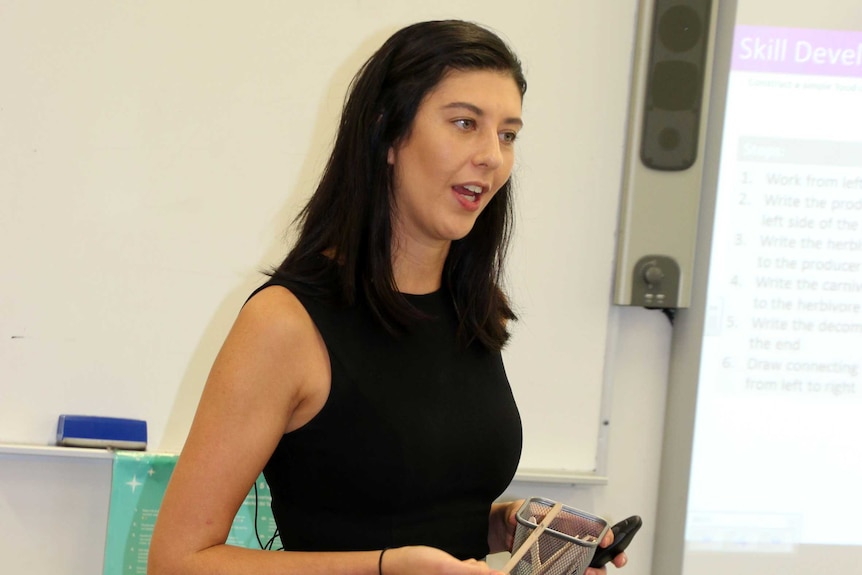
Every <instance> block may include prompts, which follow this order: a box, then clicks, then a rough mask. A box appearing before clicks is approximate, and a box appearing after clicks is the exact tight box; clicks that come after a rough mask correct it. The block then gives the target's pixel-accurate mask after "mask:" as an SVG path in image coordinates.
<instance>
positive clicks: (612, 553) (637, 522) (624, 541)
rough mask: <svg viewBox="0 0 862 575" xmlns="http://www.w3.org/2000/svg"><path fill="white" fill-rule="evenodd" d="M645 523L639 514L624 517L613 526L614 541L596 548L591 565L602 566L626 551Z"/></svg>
mask: <svg viewBox="0 0 862 575" xmlns="http://www.w3.org/2000/svg"><path fill="white" fill-rule="evenodd" d="M641 525H643V521H641V518H640V517H639V516H637V515H632V516H631V517H629V518H628V519H623V520H622V521H620V522H619V523H617V524H616V525H614V526H613V527H611V531H613V532H614V542H613V543H611V544H610V545H609V546H607V547H599V548H598V549H596V554H595V555H593V560H592V561H590V567H602V566H603V565H604V564H605V563H607V562H608V561H610V560H611V559H613V558H614V557H616V556H617V555H619V554H620V553H622V552H623V551H625V548H626V547H628V546H629V543H631V541H632V538H633V537H634V536H635V533H637V531H638V529H640V528H641Z"/></svg>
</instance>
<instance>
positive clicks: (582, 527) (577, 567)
mask: <svg viewBox="0 0 862 575" xmlns="http://www.w3.org/2000/svg"><path fill="white" fill-rule="evenodd" d="M516 518H517V525H516V527H515V541H514V544H513V545H512V557H511V558H510V559H509V561H508V562H507V563H506V566H505V567H504V568H503V571H504V572H506V573H509V574H510V575H583V573H584V571H586V569H587V567H588V566H589V564H590V561H591V560H592V558H593V555H594V554H595V552H596V547H597V546H598V544H599V542H600V541H601V540H602V538H603V537H604V536H605V533H606V532H607V530H608V522H607V521H605V520H604V519H602V518H601V517H596V516H595V515H590V514H589V513H585V512H583V511H579V510H577V509H574V508H572V507H568V506H566V505H563V504H562V503H556V502H554V501H551V500H549V499H542V498H539V497H532V498H530V499H527V500H526V501H525V502H524V504H523V505H522V506H521V508H520V509H519V510H518V513H517V515H516Z"/></svg>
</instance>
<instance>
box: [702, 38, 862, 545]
mask: <svg viewBox="0 0 862 575" xmlns="http://www.w3.org/2000/svg"><path fill="white" fill-rule="evenodd" d="M860 25H862V22H860ZM733 44H734V45H733V56H732V69H731V74H730V78H729V84H728V92H727V107H726V112H725V125H724V135H723V145H722V151H721V163H720V168H719V181H718V196H717V201H716V219H715V229H714V234H713V243H712V254H711V261H710V274H709V283H708V291H707V313H706V326H705V334H704V341H703V349H702V358H701V368H700V371H701V373H700V387H699V392H698V400H697V404H698V405H697V416H696V423H695V444H694V454H693V462H692V471H691V484H690V494H689V507H688V516H687V521H686V540H687V547H688V548H689V549H690V550H704V551H757V552H776V553H782V552H787V551H790V550H793V549H794V548H795V547H796V546H798V545H801V544H830V545H862V523H860V521H859V517H858V514H856V513H852V512H850V507H854V506H855V507H856V509H857V510H858V504H853V503H852V502H853V501H858V498H859V495H858V492H859V489H860V486H862V447H860V446H862V387H860V369H862V33H859V32H850V31H829V30H807V29H801V28H782V27H760V26H738V27H737V28H736V29H735V33H734V42H733Z"/></svg>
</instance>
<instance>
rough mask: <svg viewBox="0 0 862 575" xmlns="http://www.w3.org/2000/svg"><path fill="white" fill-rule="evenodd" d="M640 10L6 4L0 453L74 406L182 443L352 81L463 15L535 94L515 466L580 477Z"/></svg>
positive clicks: (521, 187)
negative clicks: (497, 38)
mask: <svg viewBox="0 0 862 575" xmlns="http://www.w3.org/2000/svg"><path fill="white" fill-rule="evenodd" d="M635 5H636V2H635V1H634V0H629V1H625V2H615V3H613V5H612V6H609V3H607V2H602V1H600V0H593V1H591V2H578V3H571V2H557V1H550V0H546V1H538V2H533V3H531V7H530V10H525V9H524V7H523V6H521V5H518V4H503V5H501V4H499V3H498V2H492V1H484V0H483V1H472V2H464V1H452V0H443V1H441V2H437V3H435V6H433V7H432V6H430V5H429V3H427V2H393V1H386V0H365V1H360V0H357V1H352V2H342V1H335V0H318V1H315V2H302V3H300V2H262V1H253V2H243V3H242V4H241V5H240V3H211V2H204V1H191V2H182V3H174V2H167V1H165V2H112V1H108V0H86V1H81V2H75V3H68V2H61V1H44V0H40V1H34V2H27V3H18V2H15V3H11V2H0V11H2V18H0V69H2V70H3V71H4V72H3V75H4V89H3V90H2V92H0V133H2V137H0V441H2V442H9V443H30V444H50V443H52V442H53V441H54V430H55V426H56V420H57V416H58V415H59V414H60V413H76V414H92V415H105V416H117V417H131V418H141V419H145V420H147V422H148V425H149V439H150V441H149V444H150V448H152V449H157V450H161V451H175V450H178V449H180V448H181V446H182V443H183V441H184V439H185V436H186V434H187V432H188V427H189V425H190V422H191V418H192V416H193V413H194V409H195V406H196V403H197V400H198V397H199V394H200V391H201V389H202V386H203V383H204V381H205V379H206V376H207V372H208V370H209V367H210V365H211V363H212V361H213V359H214V357H215V354H216V353H217V351H218V349H219V346H220V344H221V342H222V340H223V338H224V336H225V335H226V333H227V330H228V329H229V327H230V325H231V323H232V321H233V319H234V318H235V316H236V313H237V311H238V310H239V308H240V306H241V305H242V303H243V302H244V300H245V298H246V297H247V296H248V294H249V293H250V292H251V290H252V289H254V288H255V287H256V286H257V285H259V284H260V283H261V282H262V281H263V279H264V278H263V276H262V275H261V273H260V271H261V270H263V269H266V268H268V267H269V266H271V265H274V264H277V263H278V262H280V260H281V259H282V257H283V256H284V254H285V253H286V250H287V247H288V243H287V241H288V238H287V237H286V230H287V229H288V227H289V224H290V222H291V220H292V218H293V217H294V216H295V214H296V213H297V211H298V209H299V208H300V206H301V205H302V204H303V203H304V201H305V200H306V199H307V197H308V194H309V193H310V191H311V190H312V189H313V187H314V185H315V183H316V179H317V176H318V174H319V172H320V170H321V168H322V167H323V164H324V162H325V160H326V157H327V154H328V150H329V145H330V142H331V141H332V138H333V135H334V132H335V127H336V122H337V119H338V114H339V112H340V106H341V103H342V98H343V96H344V93H345V91H346V88H347V85H348V83H349V81H350V79H351V77H352V75H353V73H354V72H355V70H357V69H358V67H359V66H360V65H361V63H362V62H363V61H364V60H365V59H366V58H367V57H368V56H370V54H371V53H372V52H373V50H375V49H376V48H377V47H378V46H379V45H380V44H381V43H382V42H383V41H384V40H385V38H386V37H388V36H389V35H390V34H391V33H392V32H394V31H395V30H396V29H398V28H400V27H401V26H403V25H406V24H408V23H412V22H414V21H419V20H426V19H438V18H450V17H455V18H462V19H468V20H474V21H478V22H481V23H483V24H485V25H487V26H489V27H491V28H492V29H495V30H497V31H498V32H499V33H500V34H501V35H502V36H503V37H504V38H505V39H506V40H507V41H509V42H510V43H511V45H512V46H513V47H514V48H515V50H516V51H517V52H518V53H519V55H520V56H521V58H522V60H523V63H524V66H525V70H526V74H527V77H528V82H529V84H530V87H529V89H528V93H527V97H526V100H525V108H524V117H525V120H526V128H525V130H524V131H523V133H522V138H521V139H520V140H519V151H518V161H517V164H516V168H515V178H516V183H517V194H518V195H517V200H516V203H517V214H518V215H517V222H516V237H515V241H514V244H513V247H512V256H511V259H510V264H509V278H510V280H509V288H510V292H511V296H512V299H513V302H514V304H515V307H516V310H517V312H518V313H519V315H520V317H521V321H520V322H518V323H517V324H516V325H515V327H514V337H513V340H512V343H511V344H510V346H509V347H508V348H507V349H506V350H505V352H504V353H505V361H506V365H507V371H508V374H509V378H510V380H511V383H512V386H513V389H514V390H515V394H516V399H517V401H518V403H519V406H520V409H521V412H522V417H523V420H524V428H525V444H524V455H523V458H522V468H525V469H526V468H529V469H546V470H563V471H587V472H588V471H591V470H594V469H595V468H596V462H597V459H598V457H599V455H600V453H599V445H600V443H601V433H602V430H603V428H604V427H606V426H605V425H604V422H603V420H602V418H601V411H602V398H603V396H606V395H607V393H606V384H605V382H606V381H607V380H608V373H607V371H606V367H607V366H606V365H605V360H604V358H605V352H606V345H607V342H608V337H609V333H611V331H609V325H610V322H609V316H610V303H609V302H610V292H611V280H612V273H613V272H612V269H613V253H614V242H615V228H616V217H617V206H618V196H619V185H620V176H619V173H620V166H621V164H622V153H623V138H624V132H625V130H624V125H625V113H626V107H627V98H628V79H629V66H630V59H631V49H632V43H633V35H634V19H635V8H636V6H635ZM597 56H600V57H597Z"/></svg>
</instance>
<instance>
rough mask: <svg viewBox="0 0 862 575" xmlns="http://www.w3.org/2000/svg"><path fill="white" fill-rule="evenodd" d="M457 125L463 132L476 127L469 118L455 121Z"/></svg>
mask: <svg viewBox="0 0 862 575" xmlns="http://www.w3.org/2000/svg"><path fill="white" fill-rule="evenodd" d="M455 125H456V126H458V127H459V128H461V129H463V130H471V129H473V128H475V127H476V122H474V121H473V120H471V119H469V118H460V119H458V120H455Z"/></svg>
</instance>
